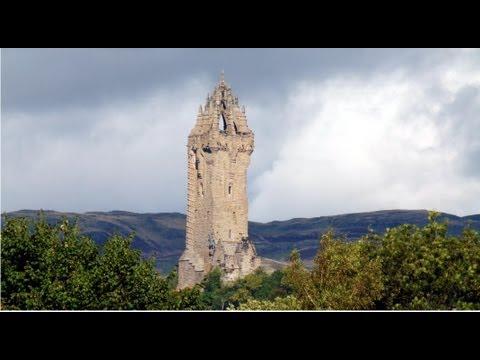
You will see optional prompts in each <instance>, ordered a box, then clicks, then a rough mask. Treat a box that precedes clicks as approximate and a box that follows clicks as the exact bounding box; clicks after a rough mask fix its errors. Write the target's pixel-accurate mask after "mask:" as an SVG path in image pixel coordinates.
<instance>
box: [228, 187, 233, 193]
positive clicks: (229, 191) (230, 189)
mask: <svg viewBox="0 0 480 360" xmlns="http://www.w3.org/2000/svg"><path fill="white" fill-rule="evenodd" d="M228 195H232V185H228Z"/></svg>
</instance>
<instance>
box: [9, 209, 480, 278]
mask: <svg viewBox="0 0 480 360" xmlns="http://www.w3.org/2000/svg"><path fill="white" fill-rule="evenodd" d="M38 212H39V210H20V211H15V212H10V213H7V216H12V217H30V218H35V217H36V216H37V214H38ZM43 213H44V215H45V217H46V219H47V221H48V222H49V223H56V222H58V221H59V220H60V219H61V218H62V217H63V216H66V217H67V218H68V219H70V220H71V221H73V220H75V219H78V225H79V227H80V230H81V231H82V233H83V234H85V235H88V236H90V237H92V238H93V239H94V240H95V241H96V242H97V243H99V244H102V243H103V242H105V240H106V239H107V238H108V237H109V236H110V235H112V234H114V233H118V234H121V235H129V234H131V233H133V232H134V233H135V237H134V241H133V246H134V247H136V248H138V249H140V250H141V251H142V253H143V254H144V256H147V257H149V256H154V257H155V258H156V260H157V266H158V268H159V269H160V270H161V271H163V272H166V271H169V270H170V269H171V268H172V267H173V266H174V265H175V264H176V263H177V261H178V258H179V256H180V254H181V252H182V251H183V248H184V246H185V215H184V214H181V213H177V212H172V213H134V212H128V211H120V210H114V211H109V212H101V211H89V212H86V213H74V212H58V211H53V210H44V211H43ZM427 217H428V211H426V210H380V211H374V212H364V213H350V214H342V215H334V216H321V217H314V218H294V219H290V220H285V221H271V222H268V223H260V222H249V236H250V237H251V238H252V240H253V242H254V243H255V246H256V249H257V252H258V254H259V255H260V256H262V257H264V258H269V259H270V260H269V259H266V261H267V262H268V265H269V267H270V268H275V267H277V266H281V265H282V264H279V263H277V262H283V261H286V260H287V258H288V254H289V253H290V251H291V250H292V249H293V248H297V249H298V250H299V251H300V254H301V255H302V258H303V259H304V260H306V261H307V262H308V261H310V260H311V259H312V258H313V257H314V255H315V253H316V250H317V247H318V238H319V236H320V235H321V234H322V233H323V232H325V231H326V230H327V229H328V228H330V227H331V228H333V229H334V230H335V232H337V233H338V234H342V235H344V236H345V237H346V238H347V239H348V240H356V239H358V238H360V237H361V236H363V235H365V234H366V233H367V231H368V229H369V228H371V229H372V230H374V231H376V232H383V231H385V229H386V228H391V227H394V226H398V225H401V224H405V223H409V224H415V225H418V226H422V225H424V224H426V223H427ZM440 219H441V220H446V221H448V223H449V232H450V233H451V234H459V233H460V232H461V230H462V229H463V228H464V226H466V225H467V224H470V226H471V227H472V228H474V229H476V230H479V231H480V214H474V215H469V216H464V217H460V216H456V215H452V214H447V213H441V215H440ZM275 261H277V262H275Z"/></svg>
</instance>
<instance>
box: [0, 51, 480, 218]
mask: <svg viewBox="0 0 480 360" xmlns="http://www.w3.org/2000/svg"><path fill="white" fill-rule="evenodd" d="M222 70H224V71H225V79H226V81H227V83H229V85H230V86H231V87H232V89H233V91H234V93H236V95H237V96H238V98H239V102H240V104H243V105H245V108H246V115H247V119H248V123H249V127H250V128H251V129H252V130H253V131H254V133H255V151H254V153H253V154H252V158H251V164H250V168H249V171H248V193H249V218H250V220H254V221H272V220H285V219H290V218H298V217H317V216H326V215H336V214H343V213H352V212H363V211H375V210H385V209H435V210H439V211H444V212H448V213H452V214H456V215H460V216H464V215H469V214H476V213H480V50H479V49H2V50H1V199H0V200H1V210H2V212H4V211H15V210H20V209H48V210H58V211H73V212H86V211H110V210H125V211H133V212H143V213H145V212H182V213H185V211H186V180H187V164H186V158H187V150H186V144H187V136H188V134H189V132H190V130H191V128H192V127H193V126H194V123H195V119H196V114H197V111H198V107H199V105H201V104H204V102H205V98H206V96H207V94H208V93H209V92H211V91H212V89H213V87H214V86H215V84H216V82H217V81H218V78H219V74H220V72H221V71H222Z"/></svg>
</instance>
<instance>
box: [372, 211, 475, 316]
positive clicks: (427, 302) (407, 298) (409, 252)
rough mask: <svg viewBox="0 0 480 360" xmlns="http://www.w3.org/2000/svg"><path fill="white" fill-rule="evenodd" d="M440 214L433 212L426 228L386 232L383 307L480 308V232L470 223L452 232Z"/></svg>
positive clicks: (381, 252) (382, 254) (408, 227)
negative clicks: (441, 220)
mask: <svg viewBox="0 0 480 360" xmlns="http://www.w3.org/2000/svg"><path fill="white" fill-rule="evenodd" d="M438 215H439V214H438V213H436V212H431V213H430V214H429V222H428V224H427V225H426V226H425V227H423V228H418V227H417V226H414V225H401V226H398V227H396V228H393V229H388V230H387V231H386V233H385V235H384V236H383V237H382V246H381V247H380V248H379V256H380V257H381V259H382V271H383V274H384V279H385V297H384V299H383V301H382V302H383V307H385V308H390V309H464V308H465V309H473V308H476V309H480V235H479V233H478V232H476V231H474V230H472V229H470V228H468V227H467V228H466V229H464V231H463V233H462V234H461V235H460V236H448V235H447V224H446V223H440V222H438V221H437V219H438Z"/></svg>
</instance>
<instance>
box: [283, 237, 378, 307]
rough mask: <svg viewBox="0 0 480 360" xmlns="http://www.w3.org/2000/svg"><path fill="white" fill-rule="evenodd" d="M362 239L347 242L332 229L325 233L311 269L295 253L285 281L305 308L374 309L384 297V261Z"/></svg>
mask: <svg viewBox="0 0 480 360" xmlns="http://www.w3.org/2000/svg"><path fill="white" fill-rule="evenodd" d="M370 249H371V244H369V243H368V242H367V240H366V239H363V240H361V241H359V242H356V243H347V242H345V241H343V240H342V239H337V238H335V236H334V234H333V232H332V231H329V232H327V233H326V234H324V235H322V237H321V240H320V248H319V250H318V253H317V255H316V257H315V259H314V264H313V269H312V271H308V270H307V269H305V267H304V266H303V264H302V263H301V260H300V256H299V254H298V252H293V253H292V255H291V259H290V265H289V267H288V268H287V269H286V270H285V273H286V275H285V281H286V282H287V283H288V284H289V285H290V286H291V287H292V288H293V289H294V294H295V296H296V297H297V298H298V300H299V301H300V303H301V304H302V308H303V309H352V310H358V309H371V308H374V306H375V303H376V301H378V300H379V299H380V298H381V296H382V290H383V283H382V276H381V263H380V259H379V258H378V257H377V256H370V254H369V250H370Z"/></svg>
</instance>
